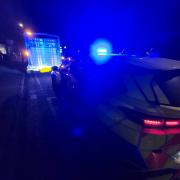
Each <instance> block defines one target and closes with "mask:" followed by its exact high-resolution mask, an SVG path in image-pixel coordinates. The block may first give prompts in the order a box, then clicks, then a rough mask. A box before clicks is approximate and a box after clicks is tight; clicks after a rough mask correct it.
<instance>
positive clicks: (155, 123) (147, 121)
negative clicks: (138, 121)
mask: <svg viewBox="0 0 180 180" xmlns="http://www.w3.org/2000/svg"><path fill="white" fill-rule="evenodd" d="M144 125H145V126H151V127H163V126H164V121H163V120H150V119H144Z"/></svg>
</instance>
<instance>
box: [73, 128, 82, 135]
mask: <svg viewBox="0 0 180 180" xmlns="http://www.w3.org/2000/svg"><path fill="white" fill-rule="evenodd" d="M72 133H73V136H76V137H79V136H81V135H82V129H81V128H74V129H73V130H72Z"/></svg>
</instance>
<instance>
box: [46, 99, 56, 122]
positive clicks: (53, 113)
mask: <svg viewBox="0 0 180 180" xmlns="http://www.w3.org/2000/svg"><path fill="white" fill-rule="evenodd" d="M46 99H47V102H48V105H49V108H50V110H51V113H52V115H53V117H54V118H55V119H56V118H57V114H56V111H55V109H54V107H53V104H52V100H53V99H56V97H47V98H46Z"/></svg>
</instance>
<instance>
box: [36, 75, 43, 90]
mask: <svg viewBox="0 0 180 180" xmlns="http://www.w3.org/2000/svg"><path fill="white" fill-rule="evenodd" d="M35 80H36V82H37V84H38V85H39V87H40V90H41V91H43V88H42V86H41V82H40V80H39V79H38V78H37V76H35Z"/></svg>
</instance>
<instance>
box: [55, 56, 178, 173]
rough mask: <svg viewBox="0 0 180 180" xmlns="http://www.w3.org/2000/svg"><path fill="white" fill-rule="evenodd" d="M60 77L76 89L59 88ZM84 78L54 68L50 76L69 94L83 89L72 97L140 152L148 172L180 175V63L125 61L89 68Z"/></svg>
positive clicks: (115, 59)
mask: <svg viewBox="0 0 180 180" xmlns="http://www.w3.org/2000/svg"><path fill="white" fill-rule="evenodd" d="M59 73H60V74H62V75H63V76H64V74H66V75H65V76H64V78H65V77H66V79H68V80H67V82H68V81H71V82H72V84H73V88H72V87H70V86H68V85H67V84H68V83H65V84H63V83H62V84H61V81H62V82H63V80H62V79H61V78H63V77H61V78H59V76H58V74H59ZM82 73H83V74H84V79H83V81H82V75H81V76H79V77H80V78H77V77H78V76H77V75H74V74H75V73H71V71H69V73H64V72H63V71H62V69H61V68H58V69H57V68H56V69H54V70H53V71H52V81H53V84H54V85H53V86H54V87H56V86H57V85H59V86H61V85H62V86H65V89H66V92H70V91H69V90H67V89H71V90H72V89H73V91H74V90H75V89H76V88H77V89H78V86H80V85H81V86H82V87H83V88H82V87H81V88H79V89H78V91H74V93H75V92H76V93H77V92H79V94H80V95H79V96H78V97H80V99H81V100H82V101H83V102H84V104H85V105H87V106H88V105H91V107H93V108H94V109H96V112H97V116H98V118H99V119H100V120H101V121H103V122H104V123H105V124H107V126H108V127H109V128H110V129H111V130H112V131H114V132H115V133H116V134H118V135H119V136H120V137H121V138H123V139H124V140H126V141H128V142H129V143H131V144H132V145H134V146H135V147H137V148H138V149H139V151H140V153H141V155H142V157H143V159H144V162H145V163H146V165H147V167H148V168H149V169H152V170H157V169H162V168H172V167H173V168H174V169H178V167H179V159H180V155H179V153H180V90H179V89H180V61H177V60H172V59H167V58H160V57H136V56H126V55H124V56H119V57H113V58H112V59H111V60H110V61H109V62H107V63H106V64H105V65H101V66H96V65H94V66H86V70H85V71H83V72H82ZM69 74H71V75H69ZM72 74H73V75H72ZM67 77H68V78H67ZM53 78H54V80H53ZM80 81H81V82H80ZM78 82H80V83H79V84H78ZM71 92H72V91H71ZM76 93H75V94H76Z"/></svg>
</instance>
